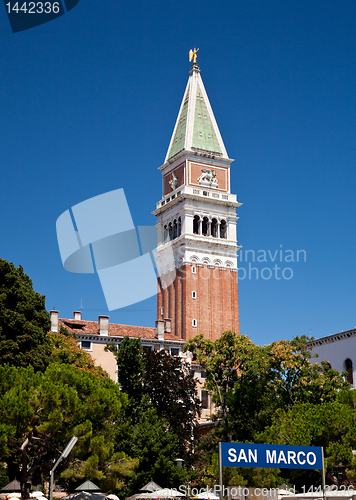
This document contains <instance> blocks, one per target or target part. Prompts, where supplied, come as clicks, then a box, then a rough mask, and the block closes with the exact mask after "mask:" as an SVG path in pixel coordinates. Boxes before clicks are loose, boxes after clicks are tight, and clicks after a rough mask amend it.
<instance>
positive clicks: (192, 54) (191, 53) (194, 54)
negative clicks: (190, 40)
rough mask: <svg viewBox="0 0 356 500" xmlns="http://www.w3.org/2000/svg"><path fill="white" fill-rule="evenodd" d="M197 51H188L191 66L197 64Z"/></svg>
mask: <svg viewBox="0 0 356 500" xmlns="http://www.w3.org/2000/svg"><path fill="white" fill-rule="evenodd" d="M198 50H199V49H196V48H195V47H194V50H192V49H190V51H189V62H190V61H191V60H192V59H193V64H196V63H197V52H198Z"/></svg>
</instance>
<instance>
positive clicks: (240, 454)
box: [221, 443, 323, 469]
mask: <svg viewBox="0 0 356 500" xmlns="http://www.w3.org/2000/svg"><path fill="white" fill-rule="evenodd" d="M221 462H222V466H223V467H264V468H268V469H322V468H323V459H322V449H321V447H318V446H288V445H287V446H286V445H277V444H249V443H221Z"/></svg>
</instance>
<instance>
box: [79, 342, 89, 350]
mask: <svg viewBox="0 0 356 500" xmlns="http://www.w3.org/2000/svg"><path fill="white" fill-rule="evenodd" d="M80 344H81V348H82V349H85V350H86V351H91V342H89V341H88V340H82V341H81V343H80Z"/></svg>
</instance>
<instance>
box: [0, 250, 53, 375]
mask: <svg viewBox="0 0 356 500" xmlns="http://www.w3.org/2000/svg"><path fill="white" fill-rule="evenodd" d="M49 329H50V319H49V314H48V313H47V311H46V309H45V297H44V296H43V295H40V294H39V293H36V292H34V290H33V287H32V281H31V280H30V278H29V277H28V276H27V274H25V273H24V271H23V268H22V267H21V266H19V267H18V268H16V267H15V266H14V265H13V264H12V263H10V262H7V261H6V260H3V259H0V363H1V364H8V365H13V366H28V365H32V366H33V367H34V369H35V370H36V371H37V370H42V371H43V370H44V369H45V368H46V366H47V365H48V362H49V360H50V353H51V348H50V343H49V339H48V335H47V333H48V331H49Z"/></svg>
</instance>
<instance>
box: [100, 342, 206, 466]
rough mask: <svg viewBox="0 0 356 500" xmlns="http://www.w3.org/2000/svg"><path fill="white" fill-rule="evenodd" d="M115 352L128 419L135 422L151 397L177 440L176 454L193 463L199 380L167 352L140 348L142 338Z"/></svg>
mask: <svg viewBox="0 0 356 500" xmlns="http://www.w3.org/2000/svg"><path fill="white" fill-rule="evenodd" d="M107 349H108V350H110V351H112V352H114V354H115V356H116V358H117V363H118V379H119V384H120V386H121V388H122V390H124V391H125V392H126V393H127V395H128V397H129V405H128V408H127V411H126V416H127V417H128V418H130V419H131V421H132V422H133V424H135V423H136V419H137V412H136V408H137V406H138V405H140V403H141V401H142V398H143V395H144V394H145V395H146V396H148V398H149V401H150V403H151V405H152V407H153V408H154V409H155V410H156V413H157V416H158V417H159V418H161V419H164V421H165V424H164V425H165V426H168V429H169V431H170V432H172V433H174V434H175V436H176V438H177V443H178V446H177V448H176V451H175V454H176V455H177V457H176V458H178V457H180V458H182V459H184V460H185V461H186V462H187V463H189V464H190V463H191V460H192V438H193V437H194V436H196V434H197V424H198V417H199V415H200V400H199V398H198V396H197V388H196V380H195V379H194V375H193V373H192V372H191V371H190V369H189V367H188V366H187V365H185V364H184V363H182V360H181V359H180V358H177V357H173V356H170V355H169V354H167V353H166V352H165V351H163V350H162V351H156V350H153V349H152V350H146V351H143V350H142V348H141V344H140V340H139V339H130V338H129V337H125V338H124V340H123V341H122V343H121V345H120V349H118V350H116V349H115V348H113V347H112V346H108V347H107Z"/></svg>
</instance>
